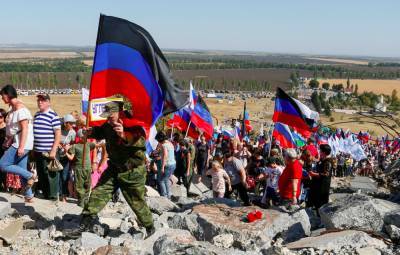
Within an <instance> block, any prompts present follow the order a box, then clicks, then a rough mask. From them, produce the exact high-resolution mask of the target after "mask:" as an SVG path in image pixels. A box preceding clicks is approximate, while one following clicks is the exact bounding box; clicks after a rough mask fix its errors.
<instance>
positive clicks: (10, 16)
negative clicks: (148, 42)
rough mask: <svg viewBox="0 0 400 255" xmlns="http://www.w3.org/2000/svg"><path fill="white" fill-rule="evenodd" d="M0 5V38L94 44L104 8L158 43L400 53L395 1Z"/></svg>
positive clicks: (121, 0) (85, 0)
mask: <svg viewBox="0 0 400 255" xmlns="http://www.w3.org/2000/svg"><path fill="white" fill-rule="evenodd" d="M0 10H1V15H0V44H10V43H31V44H52V45H77V46H83V45H89V46H94V44H95V38H96V32H97V23H98V17H99V14H100V13H104V14H107V15H112V16H118V17H121V18H125V19H128V20H130V21H132V22H135V23H137V24H139V25H141V26H143V27H144V28H146V29H147V30H148V31H149V32H150V33H151V34H152V35H153V37H154V38H155V40H156V41H157V43H158V44H159V46H160V47H161V48H175V49H216V50H246V51H265V52H277V53H308V54H340V55H367V56H385V57H400V28H399V25H400V15H399V11H400V1H396V0H385V1H378V0H377V1H369V0H352V1H350V0H347V1H344V0H336V1H321V0H301V1H299V0H293V1H289V0H279V1H267V0H248V1H244V0H243V1H240V0H200V1H189V0H186V1H185V0H151V1H143V0H142V1H136V0H130V1H128V0H108V1H105V0H80V1H78V0H65V1H54V0H52V1H50V0H35V1H34V0H25V1H21V0H13V1H4V2H2V5H1V9H0Z"/></svg>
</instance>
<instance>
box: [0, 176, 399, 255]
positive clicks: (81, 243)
mask: <svg viewBox="0 0 400 255" xmlns="http://www.w3.org/2000/svg"><path fill="white" fill-rule="evenodd" d="M332 186H333V188H332V190H333V191H334V192H335V193H334V194H332V196H331V200H332V202H331V203H329V204H327V205H325V206H323V207H322V208H321V209H320V216H321V217H320V218H319V217H316V214H315V212H313V211H311V210H309V209H304V208H296V209H295V210H294V211H287V210H285V209H284V208H279V207H276V208H272V209H268V210H264V209H260V208H258V207H242V206H241V205H240V203H238V202H237V201H234V200H228V199H212V198H211V192H210V191H208V189H207V188H206V186H204V185H202V184H196V186H192V189H191V193H192V194H193V196H191V197H186V191H185V189H184V188H183V187H181V186H177V185H176V186H174V187H173V194H174V196H173V199H172V201H170V200H168V199H166V198H163V197H160V196H159V195H158V193H157V191H155V190H153V189H151V188H148V192H147V202H148V204H149V205H150V208H151V210H152V212H153V217H154V220H155V227H156V232H155V234H154V235H152V236H151V237H150V238H148V239H145V240H144V229H143V228H141V227H140V226H138V224H137V221H136V217H135V214H134V213H133V212H132V211H131V210H130V208H129V207H128V206H127V204H126V202H125V201H124V200H123V199H121V200H120V201H119V202H117V203H112V202H110V203H109V204H108V205H107V207H106V208H105V209H104V210H103V211H102V212H101V214H100V215H99V221H100V222H101V228H98V229H97V230H96V233H97V234H94V233H89V232H85V233H83V234H82V236H81V237H80V238H79V239H76V240H74V239H70V238H69V237H68V236H65V235H64V234H63V233H62V230H63V229H71V228H76V227H77V226H78V224H79V214H80V212H81V209H80V208H79V207H78V206H77V205H76V204H74V203H73V201H71V203H61V202H60V203H55V202H52V201H46V200H40V199H35V202H34V203H33V204H25V203H23V199H22V198H21V197H20V196H17V195H11V194H6V193H0V238H1V240H2V245H0V254H30V255H34V254H40V255H43V254H71V255H72V254H110V255H111V254H231V255H241V254H288V255H289V254H307V255H311V254H360V255H361V254H362V255H365V254H366V255H370V254H371V255H372V254H385V255H386V254H387V255H388V254H400V247H399V246H397V245H398V244H399V241H400V205H399V204H397V203H394V202H390V201H388V200H384V199H380V198H378V197H379V194H382V193H383V194H387V191H385V190H383V189H379V188H377V186H376V184H375V182H374V181H372V180H371V179H369V178H366V177H357V178H347V179H335V180H334V182H333V185H332ZM381 196H382V195H381ZM256 209H257V210H260V211H261V212H262V214H263V216H262V219H260V220H257V221H255V222H252V223H248V222H246V220H245V216H246V215H247V213H249V212H251V211H254V210H256Z"/></svg>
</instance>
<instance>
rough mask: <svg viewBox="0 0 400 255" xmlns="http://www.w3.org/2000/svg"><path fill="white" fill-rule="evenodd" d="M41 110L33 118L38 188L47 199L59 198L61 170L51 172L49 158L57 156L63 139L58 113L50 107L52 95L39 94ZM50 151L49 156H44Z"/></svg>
mask: <svg viewBox="0 0 400 255" xmlns="http://www.w3.org/2000/svg"><path fill="white" fill-rule="evenodd" d="M37 105H38V108H39V111H38V112H37V113H36V114H35V117H34V120H33V136H34V144H33V150H34V152H35V153H34V155H35V161H36V169H37V172H38V177H39V182H38V189H39V190H41V191H42V192H43V196H44V198H46V199H57V198H58V190H59V172H49V171H48V169H47V165H48V163H49V159H54V158H56V154H57V150H58V146H59V144H60V139H61V122H60V117H58V116H57V113H56V112H54V111H53V110H52V109H51V108H50V97H49V95H47V94H40V95H37ZM43 153H48V154H49V157H45V156H43Z"/></svg>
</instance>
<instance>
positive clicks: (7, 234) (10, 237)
mask: <svg viewBox="0 0 400 255" xmlns="http://www.w3.org/2000/svg"><path fill="white" fill-rule="evenodd" d="M23 225H24V223H23V221H22V220H15V221H12V222H10V223H9V224H8V226H7V227H5V228H3V229H1V230H0V239H2V240H4V241H5V242H6V243H7V244H13V243H14V241H15V240H16V238H17V236H18V234H19V233H20V232H21V231H22V227H23Z"/></svg>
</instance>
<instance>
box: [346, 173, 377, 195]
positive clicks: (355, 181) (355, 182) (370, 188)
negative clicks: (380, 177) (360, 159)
mask: <svg viewBox="0 0 400 255" xmlns="http://www.w3.org/2000/svg"><path fill="white" fill-rule="evenodd" d="M350 189H352V190H353V191H355V192H358V191H359V192H361V193H369V192H377V191H378V186H377V184H376V182H375V181H373V180H372V179H371V178H369V177H365V176H355V177H353V178H352V179H351V180H350Z"/></svg>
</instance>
